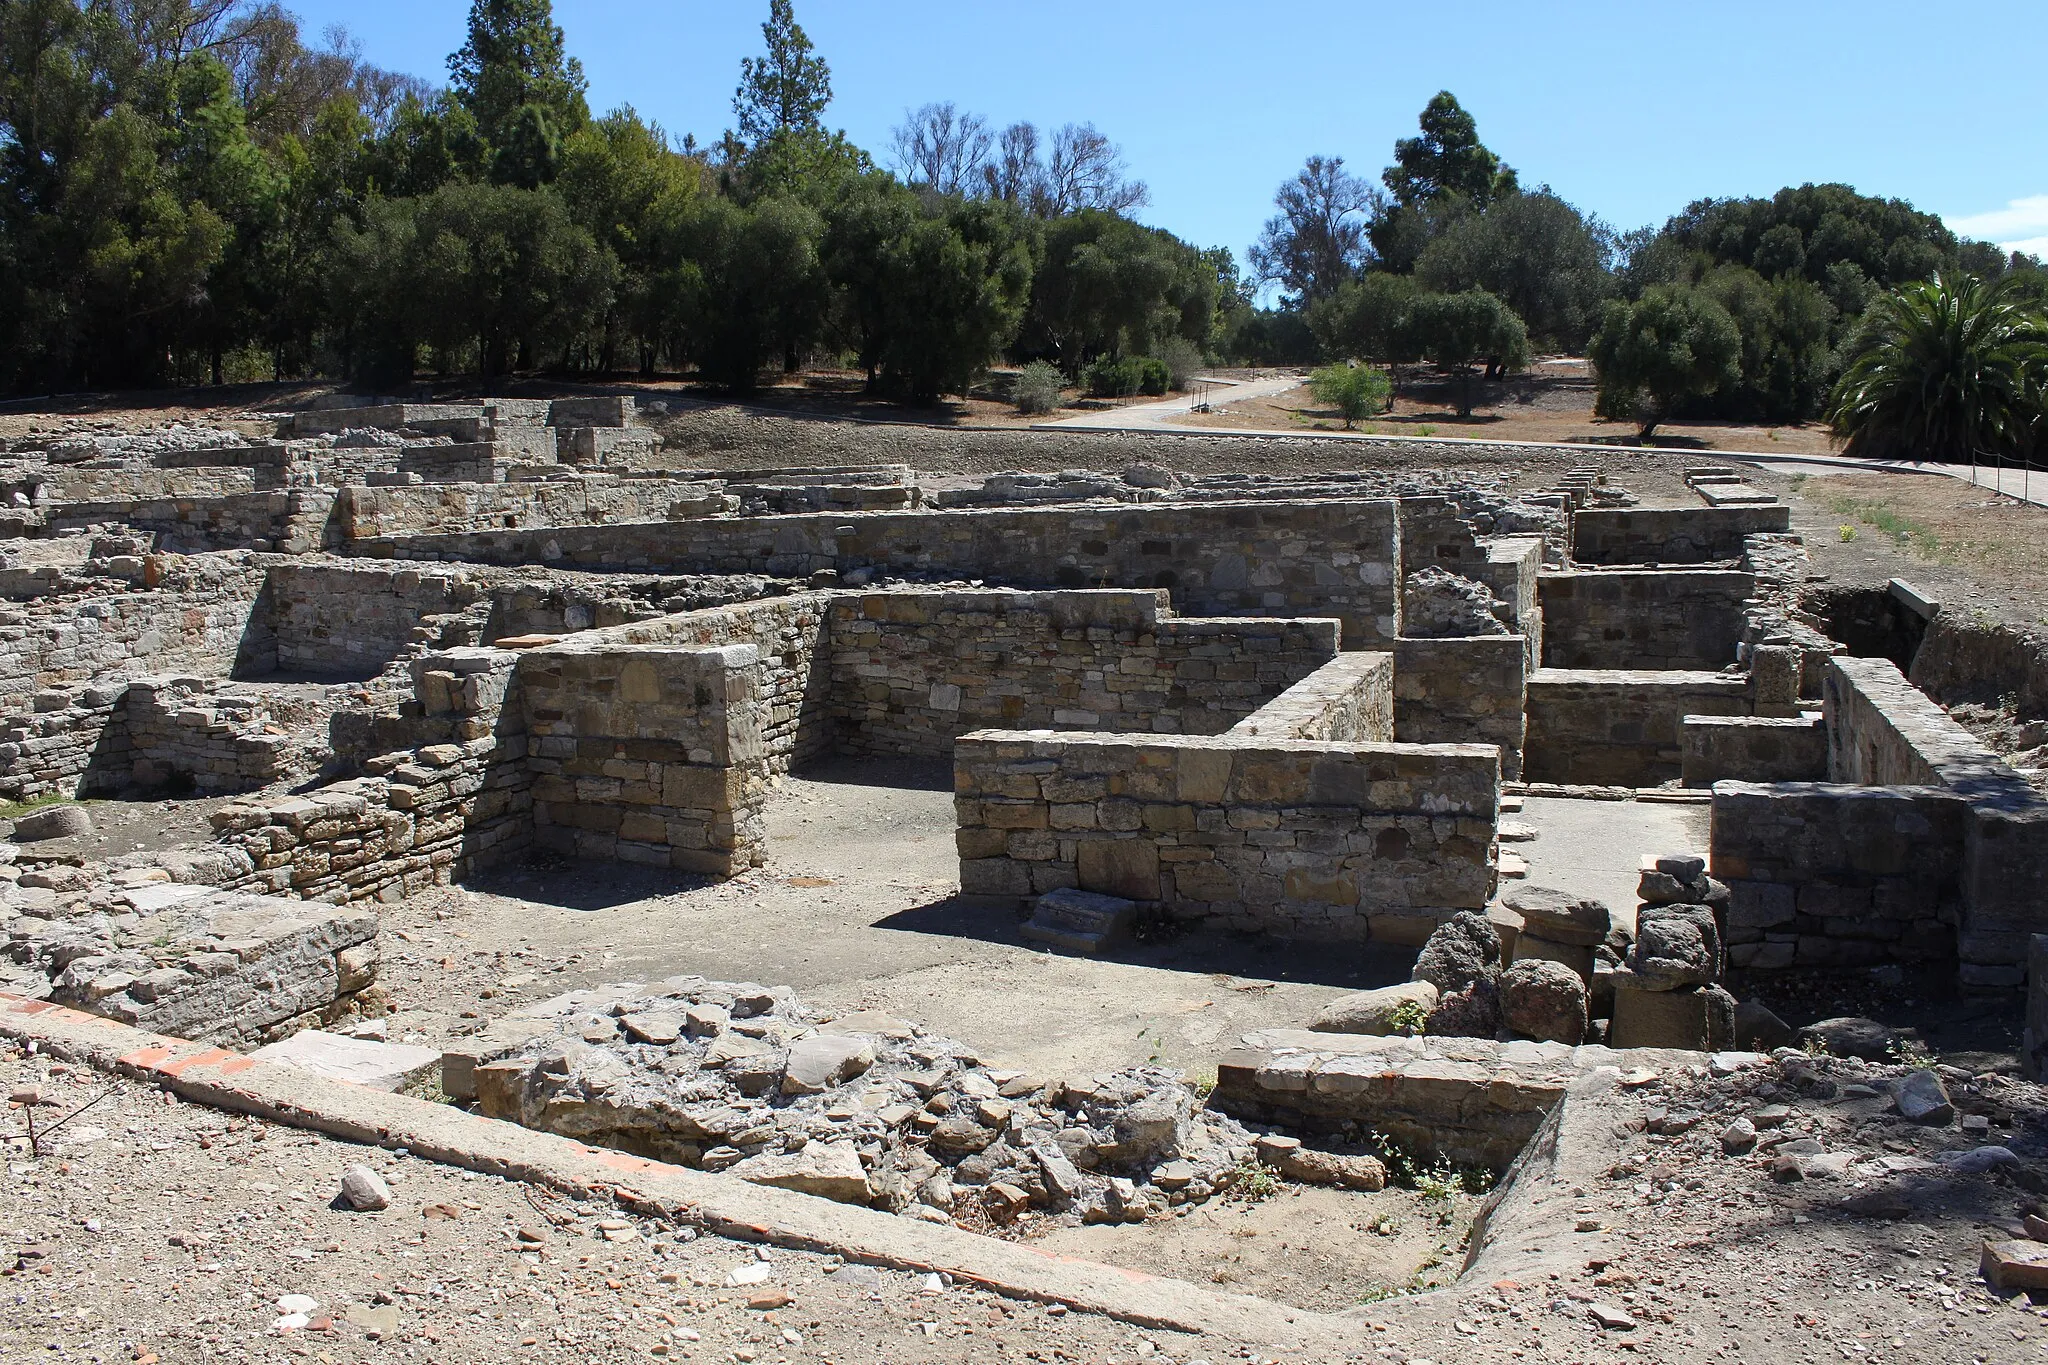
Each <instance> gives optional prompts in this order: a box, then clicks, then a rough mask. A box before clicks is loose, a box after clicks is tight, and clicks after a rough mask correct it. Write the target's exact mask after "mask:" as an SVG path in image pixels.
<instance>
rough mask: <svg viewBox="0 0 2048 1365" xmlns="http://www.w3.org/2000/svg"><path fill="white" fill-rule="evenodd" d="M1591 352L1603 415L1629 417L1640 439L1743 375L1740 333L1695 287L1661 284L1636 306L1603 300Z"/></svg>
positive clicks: (1652, 287) (1599, 405)
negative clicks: (1680, 409) (1681, 408)
mask: <svg viewBox="0 0 2048 1365" xmlns="http://www.w3.org/2000/svg"><path fill="white" fill-rule="evenodd" d="M1590 355H1591V357H1592V360H1593V366H1594V369H1595V370H1596V371H1597V372H1598V377H1599V383H1600V389H1599V397H1598V401H1597V403H1596V405H1595V407H1596V410H1597V411H1598V412H1600V413H1601V414H1602V415H1603V416H1607V417H1623V418H1634V419H1635V422H1636V426H1637V431H1638V432H1639V434H1640V435H1641V436H1642V438H1643V439H1644V440H1646V441H1647V440H1648V439H1649V438H1650V436H1651V434H1652V433H1653V432H1655V431H1656V430H1657V427H1658V425H1659V424H1660V423H1662V422H1663V421H1664V419H1665V418H1666V417H1667V416H1669V415H1670V413H1671V412H1672V410H1673V409H1674V408H1675V407H1677V406H1678V405H1679V404H1680V403H1682V402H1684V401H1685V400H1687V399H1689V398H1697V397H1702V396H1704V395H1707V394H1712V393H1716V392H1718V391H1720V390H1721V389H1722V388H1724V387H1726V386H1728V385H1732V384H1735V383H1738V382H1739V381H1740V380H1741V378H1742V370H1741V356H1742V336H1741V333H1740V332H1739V331H1738V330H1737V329H1736V326H1735V321H1734V319H1732V318H1730V317H1729V316H1728V312H1727V310H1726V309H1724V308H1723V307H1721V305H1720V304H1718V303H1716V302H1714V300H1713V299H1712V298H1711V297H1709V296H1708V295H1707V294H1706V293H1704V292H1702V291H1701V290H1699V289H1695V288H1690V287H1687V286H1684V285H1671V284H1659V285H1653V286H1651V287H1650V288H1649V289H1646V290H1644V291H1643V296H1642V297H1641V298H1640V299H1638V300H1636V301H1635V302H1634V303H1632V304H1631V303H1625V302H1623V301H1622V300H1620V299H1614V300H1611V301H1609V303H1608V305H1607V310H1606V313H1605V315H1604V316H1603V317H1602V319H1601V323H1600V331H1599V332H1598V333H1597V334H1596V335H1595V336H1594V338H1593V343H1592V346H1591V347H1590Z"/></svg>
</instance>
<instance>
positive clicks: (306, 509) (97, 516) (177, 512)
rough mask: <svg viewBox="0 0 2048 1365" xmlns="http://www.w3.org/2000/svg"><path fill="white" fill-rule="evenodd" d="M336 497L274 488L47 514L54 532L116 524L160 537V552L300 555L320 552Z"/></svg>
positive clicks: (59, 508) (69, 507)
mask: <svg viewBox="0 0 2048 1365" xmlns="http://www.w3.org/2000/svg"><path fill="white" fill-rule="evenodd" d="M334 499H335V495H334V493H332V492H330V491H327V490H322V489H296V488H295V489H278V490H275V491H271V492H262V493H229V494H222V495H219V496H199V495H189V496H178V497H151V498H142V499H139V500H138V499H132V498H131V499H117V500H113V501H107V502H69V503H59V504H56V505H54V506H52V507H51V508H50V509H49V527H50V529H51V530H52V531H59V530H70V529H81V528H84V527H90V526H99V525H105V524H108V523H116V524H120V525H124V526H130V527H133V528H135V529H136V530H141V531H152V532H155V533H156V534H157V535H158V536H160V537H162V540H163V545H162V547H161V548H163V549H167V550H175V551H179V552H181V553H188V554H197V553H201V552H203V551H208V550H274V551H277V552H279V553H282V554H303V553H305V552H307V551H309V550H317V549H319V548H320V545H321V542H322V540H323V539H324V538H325V535H326V527H327V520H328V516H329V514H330V512H331V511H332V510H333V506H334Z"/></svg>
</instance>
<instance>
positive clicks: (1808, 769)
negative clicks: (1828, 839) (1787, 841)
mask: <svg viewBox="0 0 2048 1365" xmlns="http://www.w3.org/2000/svg"><path fill="white" fill-rule="evenodd" d="M1679 745H1680V748H1681V749H1682V750H1683V756H1682V758H1681V759H1680V768H1681V777H1682V780H1683V781H1684V783H1685V785H1686V786H1688V787H1711V786H1713V785H1714V784H1715V783H1716V782H1721V781H1735V782H1822V781H1825V780H1827V775H1828V734H1827V726H1826V725H1825V724H1823V723H1822V721H1821V718H1820V716H1819V715H1817V714H1815V715H1807V716H1686V717H1684V718H1683V719H1682V720H1681V721H1680V723H1679Z"/></svg>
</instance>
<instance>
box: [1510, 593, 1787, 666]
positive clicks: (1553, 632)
mask: <svg viewBox="0 0 2048 1365" xmlns="http://www.w3.org/2000/svg"><path fill="white" fill-rule="evenodd" d="M1538 593H1539V596H1540V599H1541V602H1542V607H1543V665H1544V667H1546V668H1630V669H1715V668H1722V667H1725V666H1726V665H1728V664H1732V663H1734V662H1735V646H1736V645H1737V643H1738V642H1740V641H1741V640H1742V638H1743V627H1744V608H1743V603H1744V601H1745V600H1746V599H1748V598H1750V597H1752V596H1754V595H1755V593H1756V575H1754V574H1751V573H1742V572H1736V571H1734V570H1723V569H1671V570H1645V571H1641V572H1637V571H1631V570H1625V569H1622V570H1615V569H1587V570H1566V571H1563V572H1556V573H1546V574H1544V575H1543V577H1542V579H1541V581H1540V582H1539V584H1538Z"/></svg>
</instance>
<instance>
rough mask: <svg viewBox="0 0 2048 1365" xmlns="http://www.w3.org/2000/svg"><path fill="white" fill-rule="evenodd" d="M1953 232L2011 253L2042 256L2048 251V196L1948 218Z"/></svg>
mask: <svg viewBox="0 0 2048 1365" xmlns="http://www.w3.org/2000/svg"><path fill="white" fill-rule="evenodd" d="M1945 221H1946V222H1947V223H1948V226H1949V230H1950V231H1952V232H1954V233H1956V234H1957V235H1958V236H1962V237H1974V238H1976V239H1977V240H1979V241H1985V242H1996V243H1998V244H1999V245H2000V246H2002V247H2004V248H2005V249H2006V250H2007V251H2025V252H2028V253H2031V254H2035V255H2038V254H2040V253H2041V252H2043V251H2048V194H2030V195H2028V196H2027V197H2026V198H2024V199H2014V200H2010V201H2008V202H2007V204H2006V206H2005V207H2004V208H2002V209H1993V210H1991V212H1989V213H1971V214H1965V215H1962V216H1960V217H1954V218H1948V219H1946V220H1945Z"/></svg>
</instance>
